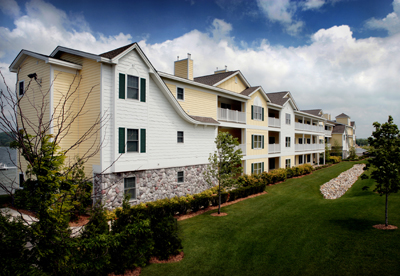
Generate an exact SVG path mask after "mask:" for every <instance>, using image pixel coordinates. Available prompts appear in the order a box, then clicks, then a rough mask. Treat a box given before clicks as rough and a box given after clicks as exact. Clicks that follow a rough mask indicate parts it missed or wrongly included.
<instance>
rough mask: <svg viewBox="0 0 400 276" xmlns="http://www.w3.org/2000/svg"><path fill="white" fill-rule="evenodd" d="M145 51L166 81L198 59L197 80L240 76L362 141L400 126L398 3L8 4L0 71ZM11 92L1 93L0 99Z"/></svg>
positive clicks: (192, 0)
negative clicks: (346, 120) (21, 56)
mask: <svg viewBox="0 0 400 276" xmlns="http://www.w3.org/2000/svg"><path fill="white" fill-rule="evenodd" d="M132 42H138V43H139V45H140V47H141V48H142V50H143V51H144V53H145V54H146V55H147V57H148V58H149V60H150V61H151V62H152V64H153V66H154V67H155V68H156V69H157V70H158V71H163V72H167V73H173V62H174V61H175V60H176V59H177V57H178V56H180V57H181V58H184V57H186V55H187V53H191V55H192V59H193V60H194V75H195V76H201V75H207V74H212V73H213V72H214V71H215V70H216V68H219V69H223V68H224V67H225V66H227V68H228V70H240V71H241V72H242V73H243V75H244V76H245V77H246V79H247V80H248V81H249V82H250V84H251V85H252V86H257V85H261V86H262V87H263V89H264V90H265V91H266V92H267V93H268V92H277V91H290V92H291V94H292V96H293V97H294V99H295V102H296V104H297V105H298V107H299V108H300V109H301V110H307V109H322V110H323V111H324V113H329V114H331V115H332V117H335V116H337V115H339V114H341V113H345V114H347V115H349V116H350V117H351V120H352V121H355V122H356V127H357V130H356V135H357V137H358V138H366V137H369V136H370V135H371V133H372V131H373V127H372V123H373V122H375V121H378V122H380V123H383V122H385V121H387V119H388V116H389V115H392V116H393V118H394V121H395V123H397V124H400V108H399V103H400V91H399V88H400V0H298V1H294V0H253V1H251V0H171V1H155V0H147V1H117V0H114V1H102V0H97V1H92V0H85V1H82V0H79V1H76V0H69V1H65V0H64V1H58V0H54V1H44V0H31V1H15V0H0V70H1V73H2V74H3V75H4V76H5V78H6V81H7V83H8V84H9V85H10V84H15V79H16V76H15V74H13V73H10V72H9V70H8V67H9V65H10V63H11V62H12V61H13V60H14V58H15V57H16V56H17V54H18V53H19V51H20V50H21V49H26V50H30V51H34V52H38V53H41V54H45V55H49V54H50V53H51V52H52V51H53V50H54V49H55V48H56V47H57V46H58V45H61V46H65V47H70V48H74V49H77V50H82V51H87V52H90V53H94V54H100V53H103V52H106V51H109V50H112V49H115V48H118V47H121V46H124V45H127V44H130V43H132ZM1 88H4V85H3V84H1V83H0V89H1Z"/></svg>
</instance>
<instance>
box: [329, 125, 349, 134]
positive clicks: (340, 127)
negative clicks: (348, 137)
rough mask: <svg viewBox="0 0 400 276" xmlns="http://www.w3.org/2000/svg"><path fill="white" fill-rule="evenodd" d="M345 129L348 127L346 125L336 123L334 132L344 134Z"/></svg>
mask: <svg viewBox="0 0 400 276" xmlns="http://www.w3.org/2000/svg"><path fill="white" fill-rule="evenodd" d="M345 129H346V126H345V125H341V124H340V125H339V124H336V125H335V126H334V127H333V129H332V133H337V134H343V133H344V130H345Z"/></svg>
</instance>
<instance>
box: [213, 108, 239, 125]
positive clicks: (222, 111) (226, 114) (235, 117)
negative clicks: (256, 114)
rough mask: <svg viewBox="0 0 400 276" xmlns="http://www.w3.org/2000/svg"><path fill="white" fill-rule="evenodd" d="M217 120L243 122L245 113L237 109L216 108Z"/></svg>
mask: <svg viewBox="0 0 400 276" xmlns="http://www.w3.org/2000/svg"><path fill="white" fill-rule="evenodd" d="M218 120H221V121H227V122H234V123H242V124H245V123H246V113H245V112H241V111H238V110H231V109H226V108H218Z"/></svg>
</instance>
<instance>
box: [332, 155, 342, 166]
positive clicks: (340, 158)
mask: <svg viewBox="0 0 400 276" xmlns="http://www.w3.org/2000/svg"><path fill="white" fill-rule="evenodd" d="M330 161H331V162H332V163H333V164H337V163H340V161H342V157H340V156H331V158H330Z"/></svg>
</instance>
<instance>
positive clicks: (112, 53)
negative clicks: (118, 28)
mask: <svg viewBox="0 0 400 276" xmlns="http://www.w3.org/2000/svg"><path fill="white" fill-rule="evenodd" d="M133 44H135V43H131V44H129V45H125V46H122V47H120V48H118V49H114V50H111V51H109V52H105V53H102V54H100V55H99V56H101V57H105V58H109V59H112V58H115V57H116V56H118V55H119V54H120V53H122V52H123V51H125V50H126V49H128V48H129V47H131V46H132V45H133Z"/></svg>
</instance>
